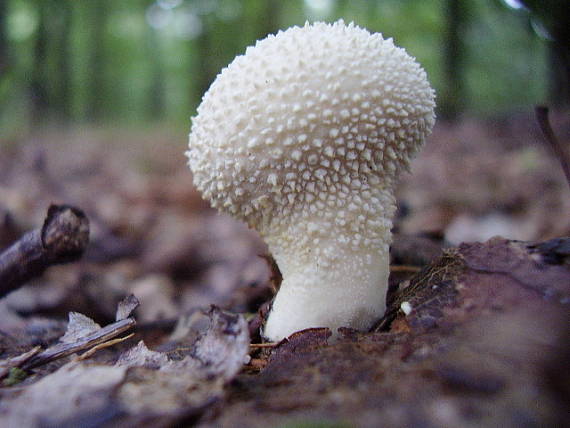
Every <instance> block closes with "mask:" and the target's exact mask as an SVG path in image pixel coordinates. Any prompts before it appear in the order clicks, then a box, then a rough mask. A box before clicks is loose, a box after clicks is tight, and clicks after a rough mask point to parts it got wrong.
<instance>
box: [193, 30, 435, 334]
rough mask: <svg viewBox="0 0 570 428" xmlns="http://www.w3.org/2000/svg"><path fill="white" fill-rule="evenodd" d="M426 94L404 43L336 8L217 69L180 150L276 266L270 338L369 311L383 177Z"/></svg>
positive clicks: (384, 219) (414, 138) (401, 156)
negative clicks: (340, 16) (334, 13)
mask: <svg viewBox="0 0 570 428" xmlns="http://www.w3.org/2000/svg"><path fill="white" fill-rule="evenodd" d="M434 107H435V102H434V92H433V90H432V89H431V87H430V85H429V83H428V81H427V76H426V74H425V72H424V70H423V69H422V68H421V67H420V66H419V64H418V63H416V62H415V60H414V59H413V58H412V57H410V56H409V55H408V54H407V53H406V52H405V51H404V50H403V49H401V48H398V47H396V46H394V44H393V42H392V39H384V38H383V37H382V36H381V35H380V34H370V33H369V32H368V31H366V30H365V29H363V28H360V27H357V26H355V25H353V24H349V25H345V24H344V22H342V21H338V22H336V23H334V24H325V23H320V22H318V23H315V24H312V25H310V24H306V25H305V26H304V27H293V28H290V29H288V30H286V31H283V32H279V33H278V34H277V35H275V36H273V35H270V36H268V37H267V38H266V39H264V40H261V41H259V42H257V44H256V45H255V46H254V47H249V48H248V49H247V50H246V53H245V55H242V56H238V57H236V59H234V61H233V62H232V63H231V64H230V65H229V66H228V67H227V68H225V69H224V70H222V72H221V73H220V74H219V75H218V76H217V78H216V80H215V81H214V83H213V84H212V86H211V87H210V89H209V90H208V92H207V93H206V94H205V95H204V98H203V99H202V103H201V104H200V106H199V107H198V115H197V116H196V117H194V118H193V123H192V131H191V133H190V143H189V151H188V152H187V155H188V158H189V165H190V168H191V169H192V172H193V174H194V183H195V185H196V186H197V188H198V189H199V190H200V191H201V192H202V194H203V196H204V198H206V199H208V200H209V201H210V202H211V204H212V206H214V207H216V208H218V209H219V210H220V211H222V212H225V213H228V214H230V215H232V216H234V217H236V218H238V219H240V220H242V221H245V222H247V223H248V224H249V226H250V227H252V228H254V229H256V230H257V231H258V232H259V233H260V234H261V236H262V237H263V238H264V239H265V240H266V242H267V243H268V245H269V249H270V250H271V252H272V253H273V256H274V258H275V260H276V262H277V264H278V266H279V268H280V269H281V272H282V274H283V282H282V284H281V289H280V290H279V292H278V293H277V296H276V298H275V301H274V303H273V307H272V310H271V312H270V313H269V317H268V320H267V324H266V327H265V330H264V335H265V336H266V337H267V338H269V339H271V340H280V339H282V338H284V337H286V336H288V335H290V334H291V333H293V332H295V331H298V330H301V329H305V328H310V327H329V328H331V329H332V330H333V332H335V331H336V329H337V328H338V327H341V326H347V327H353V328H357V329H367V328H369V327H370V326H371V325H372V324H373V323H374V322H375V321H376V320H377V319H379V318H380V316H381V315H382V313H383V312H384V309H385V303H384V301H385V295H386V290H387V287H388V273H389V269H388V249H389V245H390V242H391V234H390V228H391V226H392V217H393V215H394V211H395V198H394V190H393V188H394V184H395V182H396V180H397V177H398V175H399V173H400V172H401V171H402V170H407V169H408V168H409V164H410V161H411V158H412V157H413V155H414V154H415V153H416V152H417V150H418V149H419V148H420V147H421V145H422V144H423V142H424V140H425V138H426V137H427V135H428V134H429V133H430V132H431V128H432V126H433V124H434V121H435V115H434Z"/></svg>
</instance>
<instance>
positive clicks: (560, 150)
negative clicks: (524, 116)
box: [534, 106, 570, 186]
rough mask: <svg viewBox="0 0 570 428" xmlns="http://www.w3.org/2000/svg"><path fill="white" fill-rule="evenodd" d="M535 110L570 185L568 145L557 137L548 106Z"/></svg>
mask: <svg viewBox="0 0 570 428" xmlns="http://www.w3.org/2000/svg"><path fill="white" fill-rule="evenodd" d="M534 110H535V114H536V120H537V121H538V125H539V126H540V130H541V131H542V134H543V135H544V139H545V140H546V142H547V143H548V144H549V145H550V148H551V149H552V151H553V152H554V154H555V155H556V157H557V158H558V160H559V161H560V165H562V170H563V171H564V175H566V181H567V182H568V186H570V154H568V151H567V150H566V147H564V146H563V145H562V144H561V143H560V141H559V140H558V138H556V135H555V134H554V131H553V130H552V127H551V126H550V121H549V120H548V107H545V106H536V107H535V109H534Z"/></svg>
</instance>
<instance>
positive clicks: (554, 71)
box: [549, 5, 570, 107]
mask: <svg viewBox="0 0 570 428" xmlns="http://www.w3.org/2000/svg"><path fill="white" fill-rule="evenodd" d="M569 7H570V5H569ZM549 57H550V67H549V72H550V88H549V92H550V99H551V101H552V104H553V105H555V106H559V107H562V106H566V107H567V106H570V43H561V42H558V41H554V42H552V43H551V44H550V47H549Z"/></svg>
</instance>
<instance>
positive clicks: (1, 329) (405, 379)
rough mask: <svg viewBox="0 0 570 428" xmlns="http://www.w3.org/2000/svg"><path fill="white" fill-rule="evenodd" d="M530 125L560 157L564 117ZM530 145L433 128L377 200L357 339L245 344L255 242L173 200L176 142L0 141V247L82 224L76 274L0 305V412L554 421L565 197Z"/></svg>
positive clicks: (203, 421)
mask: <svg viewBox="0 0 570 428" xmlns="http://www.w3.org/2000/svg"><path fill="white" fill-rule="evenodd" d="M551 122H552V126H553V128H554V130H555V132H556V133H557V135H558V136H559V137H560V139H561V141H562V143H563V144H566V146H568V145H569V144H570V120H568V115H567V114H558V115H552V119H551ZM541 138H542V136H541V134H540V131H539V129H538V127H537V126H536V124H535V121H534V118H533V117H532V115H531V114H524V113H520V114H513V115H509V116H505V117H502V118H494V119H487V120H475V119H464V120H461V121H459V122H457V123H454V124H445V123H440V124H438V125H437V126H436V129H435V131H434V134H433V135H432V136H431V137H430V140H429V142H428V144H427V145H426V147H425V149H424V151H423V152H422V153H421V155H420V156H419V157H418V158H417V159H416V161H415V162H414V164H413V167H412V174H408V175H406V176H405V177H403V180H402V183H401V186H400V187H399V190H398V200H399V211H398V217H397V220H396V223H395V236H394V245H393V247H392V276H391V284H392V288H391V291H390V292H389V296H388V311H387V315H386V317H385V318H384V319H383V320H382V321H381V322H380V324H379V326H378V328H377V329H375V331H373V332H369V333H362V332H356V331H352V330H349V329H345V330H343V331H342V332H341V333H340V336H339V337H338V338H335V339H332V338H331V337H330V332H329V331H328V330H325V329H313V330H308V331H305V332H302V333H298V334H296V335H294V336H293V337H291V338H290V339H289V340H287V341H284V342H282V343H280V344H277V345H271V344H260V340H261V339H260V337H259V332H258V330H259V329H258V324H256V323H258V322H259V315H256V314H257V312H258V310H259V308H260V307H261V306H262V304H263V303H265V302H268V301H269V300H270V299H271V298H272V296H273V294H274V285H273V283H272V280H271V277H272V275H274V272H272V270H271V268H270V265H269V263H268V261H267V259H266V258H264V257H260V255H265V254H267V248H266V247H265V245H264V244H263V242H262V241H261V240H260V239H259V238H258V237H257V236H256V234H255V233H254V232H252V231H250V230H248V229H247V228H246V227H245V226H244V225H242V224H239V223H238V222H236V221H233V220H232V219H229V218H228V217H225V216H221V215H217V214H216V213H215V212H214V211H213V210H211V209H210V208H209V207H208V205H207V204H206V203H205V202H204V201H202V199H201V198H200V196H199V194H198V193H197V192H196V191H195V190H194V189H193V187H192V176H191V173H190V172H189V170H188V168H187V167H186V159H185V156H184V151H185V146H186V137H185V136H184V135H182V136H180V135H169V134H167V133H164V132H157V133H152V132H149V133H146V134H144V135H139V134H134V133H132V132H108V131H106V132H104V131H100V130H85V129H79V130H77V129H76V130H67V131H61V130H60V131H45V132H43V133H41V134H37V135H33V136H30V137H26V138H22V139H20V140H18V141H7V142H3V143H0V144H2V150H1V151H0V251H2V249H6V248H8V247H9V246H10V245H11V244H12V243H13V242H15V241H17V240H18V239H19V238H20V237H21V236H22V235H23V234H24V233H26V232H27V231H30V230H33V229H37V228H39V227H41V226H42V223H43V222H44V218H45V216H46V211H47V209H48V207H49V206H50V204H69V205H72V206H74V207H79V208H81V209H82V210H83V211H84V212H85V214H86V216H87V218H88V219H89V225H90V238H89V245H88V246H87V249H86V251H85V253H84V254H83V257H82V258H81V259H80V260H79V261H76V262H73V263H70V264H61V265H57V266H52V267H50V268H49V269H47V271H46V272H45V273H44V274H43V275H41V276H39V277H37V278H34V279H32V280H30V281H29V283H28V284H27V285H25V286H24V287H22V288H19V289H18V290H16V291H14V292H12V293H10V294H8V295H7V296H5V297H3V298H0V377H1V378H2V379H3V386H2V387H0V418H1V419H2V420H4V421H8V426H58V427H59V426H79V425H81V426H106V425H112V426H135V425H137V426H140V425H143V426H172V425H174V424H186V425H193V424H195V425H199V426H212V427H236V426H244V427H317V426H318V427H371V428H372V427H377V426H378V423H379V421H382V424H383V426H385V427H404V426H422V427H424V426H425V427H432V426H434V427H436V426H449V427H451V426H464V427H469V426H473V427H476V426H477V427H480V426H488V427H491V426H504V427H520V426H528V427H533V426H556V424H558V423H560V421H562V420H564V419H563V418H564V417H566V416H567V414H568V413H567V412H568V407H567V403H568V402H570V390H569V389H568V385H570V372H569V369H568V365H567V361H568V359H569V358H570V344H569V342H570V341H569V340H568V339H569V337H570V336H569V334H570V330H568V325H570V323H569V322H568V321H569V319H568V304H569V302H570V241H568V240H564V239H558V240H553V239H554V238H559V237H564V236H570V216H569V215H568V213H569V212H570V190H569V189H568V186H567V183H566V181H565V179H564V175H563V173H562V170H561V168H560V166H559V164H558V163H557V160H556V159H555V158H554V156H553V155H552V154H551V153H550V152H549V151H548V149H547V147H546V146H545V145H544V144H543V143H542V142H541ZM497 236H502V237H503V238H498V237H497ZM493 237H495V238H493ZM490 238H493V239H490ZM504 238H506V239H504ZM515 240H516V241H515ZM519 241H523V242H519ZM545 241H546V243H545V244H544V243H543V244H539V243H540V242H545ZM462 242H472V243H471V244H461V243H462ZM0 267H1V266H0ZM1 288H2V287H1V286H0V289H1ZM130 295H134V296H136V300H137V301H136V302H134V301H133V299H130V300H129V299H127V300H126V301H125V298H126V297H127V296H130ZM402 303H406V304H408V305H409V307H411V308H412V312H411V313H409V312H408V311H406V312H408V313H407V314H406V313H404V312H403V311H402V310H401V308H402ZM211 305H214V306H213V307H211ZM135 306H138V307H136V309H134V308H135ZM118 307H119V309H120V310H119V311H118V312H120V313H121V315H120V316H119V315H118V314H117V308H118ZM133 310H134V312H133ZM70 314H71V315H70ZM81 314H82V315H81ZM236 314H245V315H243V316H242V315H236ZM135 323H136V325H135ZM101 326H103V328H101ZM105 329H106V330H105ZM129 333H134V335H130V334H129ZM108 334H110V336H109V335H108ZM86 338H87V339H89V340H87V339H86ZM250 343H252V344H253V345H251V344H250ZM48 357H49V358H48ZM54 409H57V410H54ZM565 415H566V416H565Z"/></svg>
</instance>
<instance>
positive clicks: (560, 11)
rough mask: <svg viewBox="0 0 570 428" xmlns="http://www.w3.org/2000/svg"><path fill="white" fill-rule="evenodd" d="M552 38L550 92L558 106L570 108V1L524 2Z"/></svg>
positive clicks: (537, 0)
mask: <svg viewBox="0 0 570 428" xmlns="http://www.w3.org/2000/svg"><path fill="white" fill-rule="evenodd" d="M520 1H521V3H523V4H524V5H525V6H526V7H527V8H528V9H529V10H530V14H531V17H532V19H533V20H535V21H537V22H538V23H540V25H542V26H543V27H544V28H545V29H546V31H547V32H548V34H549V36H550V37H551V38H552V40H551V41H550V45H549V65H550V67H549V74H550V79H549V80H550V82H549V92H550V94H549V95H550V101H551V102H552V104H553V105H555V106H566V107H568V106H570V4H569V2H568V0H520Z"/></svg>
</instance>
